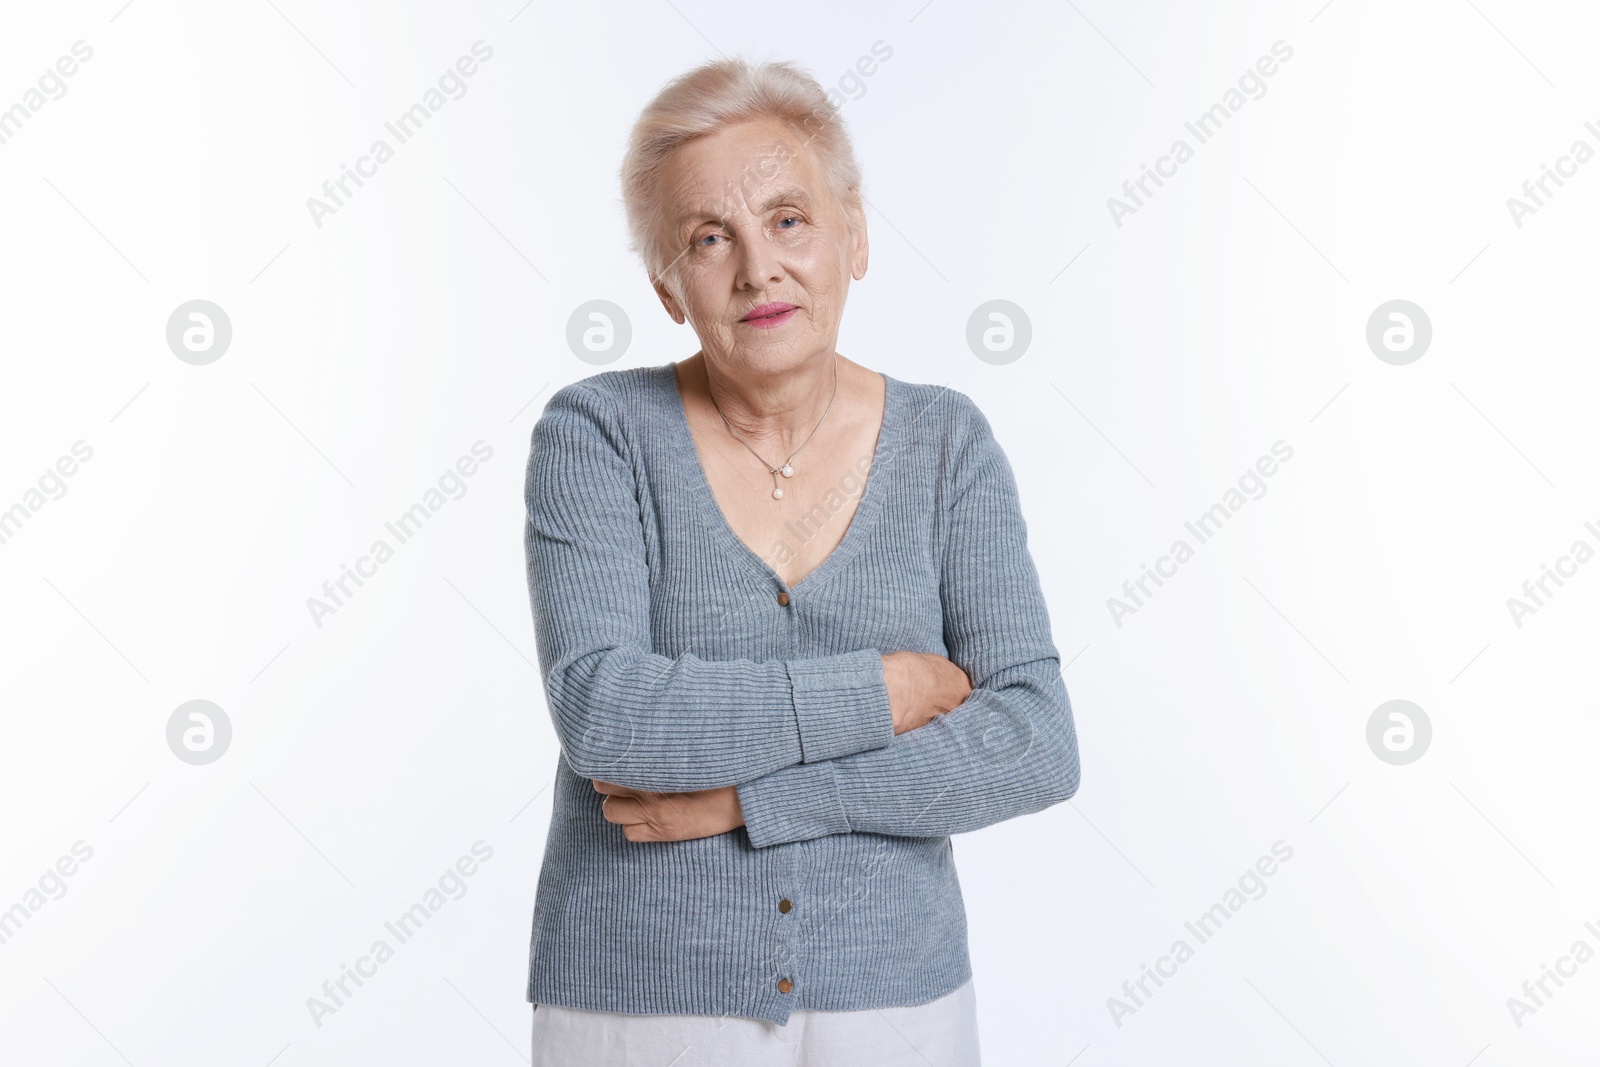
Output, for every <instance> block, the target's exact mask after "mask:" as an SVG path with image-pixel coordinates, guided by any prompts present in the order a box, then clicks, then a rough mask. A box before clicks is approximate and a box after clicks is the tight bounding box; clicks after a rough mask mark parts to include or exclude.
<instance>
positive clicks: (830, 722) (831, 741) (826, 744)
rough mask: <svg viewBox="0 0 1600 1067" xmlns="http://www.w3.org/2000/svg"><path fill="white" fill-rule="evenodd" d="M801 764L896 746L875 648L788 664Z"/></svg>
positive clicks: (886, 694)
mask: <svg viewBox="0 0 1600 1067" xmlns="http://www.w3.org/2000/svg"><path fill="white" fill-rule="evenodd" d="M784 666H785V667H786V668H787V669H788V672H789V683H790V691H791V693H792V697H793V701H794V717H795V723H796V725H798V727H799V729H800V762H801V763H820V762H822V761H823V760H830V759H837V758H838V757H840V756H850V755H854V754H855V753H857V752H867V751H870V750H871V749H875V748H883V747H884V746H886V745H888V744H889V742H891V741H893V740H894V716H893V714H891V713H890V711H889V689H888V687H887V686H886V685H885V684H884V680H883V657H882V656H881V655H880V654H879V652H878V650H877V649H875V648H863V649H857V650H856V651H854V652H844V653H840V654H839V655H835V656H818V657H816V658H813V659H794V660H787V661H785V663H784Z"/></svg>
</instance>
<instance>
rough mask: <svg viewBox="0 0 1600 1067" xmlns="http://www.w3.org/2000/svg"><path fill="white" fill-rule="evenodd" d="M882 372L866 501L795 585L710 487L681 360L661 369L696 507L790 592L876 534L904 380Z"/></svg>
mask: <svg viewBox="0 0 1600 1067" xmlns="http://www.w3.org/2000/svg"><path fill="white" fill-rule="evenodd" d="M878 374H880V375H882V377H883V421H882V423H881V424H880V425H879V427H878V441H877V444H876V446H875V447H874V448H873V452H872V466H871V468H869V469H868V471H867V483H866V486H865V487H864V488H863V489H862V491H861V499H860V501H859V502H857V504H856V510H855V514H854V515H852V516H850V525H849V526H847V527H845V531H844V536H843V537H842V538H841V539H840V541H839V543H838V544H837V545H834V546H833V551H831V552H829V553H828V554H827V555H826V556H825V557H823V560H822V562H821V563H818V564H817V565H816V566H815V567H812V568H811V569H810V570H809V571H807V572H806V573H805V574H804V575H803V576H802V577H801V578H800V579H799V580H798V581H796V582H795V583H794V584H793V585H790V584H789V583H788V582H785V581H784V580H783V578H782V576H781V575H779V574H778V572H777V571H776V570H774V569H773V567H772V565H771V564H770V563H768V562H767V561H766V560H765V559H763V558H762V557H761V555H760V554H759V553H757V552H756V551H755V550H754V549H752V548H751V547H750V546H749V545H747V544H745V543H744V539H743V538H741V537H740V536H739V535H738V533H736V532H735V531H734V529H733V524H732V523H730V522H729V521H728V516H727V515H726V514H724V513H723V510H722V505H721V504H718V503H717V496H716V494H715V493H713V492H712V491H711V480H710V479H709V478H708V477H706V471H705V465H704V464H702V463H701V462H700V450H699V449H698V448H696V447H695V442H694V433H693V431H692V430H691V428H690V426H689V409H688V408H687V407H686V406H685V405H684V402H683V393H682V391H680V390H679V388H678V364H677V363H676V362H673V363H668V364H666V365H665V366H663V367H662V379H663V383H664V385H665V386H666V388H667V390H668V391H669V392H670V393H671V397H670V399H671V401H672V403H670V404H669V407H670V408H671V409H672V410H673V412H674V413H675V416H676V417H675V418H674V419H673V420H672V421H673V423H674V430H675V431H676V434H677V437H678V439H679V440H678V444H679V445H680V446H681V447H682V448H683V449H684V450H686V454H687V455H688V457H689V460H690V464H691V466H692V468H693V469H692V470H691V471H690V473H689V481H690V483H691V487H690V492H692V493H694V494H695V495H697V496H698V497H699V498H700V499H699V501H698V504H699V507H698V508H697V510H698V511H699V512H700V516H701V521H702V522H703V523H704V524H705V526H706V528H707V529H708V530H709V531H711V533H712V535H713V536H719V537H721V538H722V539H723V541H724V542H725V543H726V545H727V547H728V548H729V550H730V551H732V552H733V553H734V554H735V555H736V556H739V557H741V558H742V559H744V560H745V562H746V563H748V564H751V565H753V566H754V567H755V568H756V569H757V571H758V572H759V573H761V574H762V575H763V576H765V577H767V578H769V579H771V580H772V581H775V582H777V583H778V585H780V586H782V587H783V588H784V589H785V590H786V591H790V592H792V591H794V590H795V589H798V588H799V587H800V586H802V585H804V586H805V587H806V590H807V591H808V592H809V591H810V590H812V589H814V588H815V587H816V586H817V585H818V584H819V581H820V579H823V578H826V577H827V576H828V575H829V574H831V573H832V572H834V571H836V570H838V569H839V568H840V567H842V566H844V565H845V563H847V562H848V561H849V559H850V557H852V556H854V555H855V553H856V552H857V551H858V550H859V548H860V546H861V542H862V541H863V540H864V539H865V538H866V537H867V535H868V534H869V533H870V532H871V530H870V528H871V526H872V525H873V524H874V522H875V520H876V519H877V516H878V513H879V512H880V511H881V510H882V508H883V494H884V492H885V490H884V489H883V488H882V487H881V486H880V485H879V484H878V483H879V482H880V481H881V480H882V479H881V478H879V476H878V472H879V471H880V470H882V468H883V461H884V457H885V456H887V455H888V454H889V449H890V445H891V443H892V441H891V439H892V438H893V436H894V434H895V432H896V430H897V429H898V427H899V412H900V403H899V400H900V383H899V382H898V381H897V380H896V379H894V378H893V377H891V376H890V375H888V374H885V373H884V372H883V371H879V372H878Z"/></svg>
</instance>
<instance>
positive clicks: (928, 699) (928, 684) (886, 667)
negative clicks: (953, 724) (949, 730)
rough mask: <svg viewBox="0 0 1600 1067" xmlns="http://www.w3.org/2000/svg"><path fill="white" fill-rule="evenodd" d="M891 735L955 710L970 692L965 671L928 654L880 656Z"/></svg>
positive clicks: (913, 728) (905, 653) (909, 653)
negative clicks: (892, 718)
mask: <svg viewBox="0 0 1600 1067" xmlns="http://www.w3.org/2000/svg"><path fill="white" fill-rule="evenodd" d="M883 683H884V686H885V687H886V688H887V689H888V690H889V713H890V714H891V715H893V716H894V732H895V733H897V734H903V733H905V732H906V731H907V730H915V729H916V728H917V727H919V726H923V725H925V724H927V723H930V722H932V721H933V720H934V718H935V717H937V716H939V715H943V714H944V713H945V712H947V711H952V710H954V709H955V708H956V707H958V706H959V705H960V704H961V702H962V701H963V700H966V699H967V697H968V696H969V695H971V693H972V680H971V679H970V678H968V677H967V672H966V671H964V670H962V669H961V668H960V667H957V666H956V665H955V664H954V663H951V662H950V661H949V660H948V659H946V658H945V657H943V656H936V655H934V654H933V653H931V652H891V653H889V654H888V655H887V656H884V657H883Z"/></svg>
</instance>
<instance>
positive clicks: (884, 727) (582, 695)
mask: <svg viewBox="0 0 1600 1067" xmlns="http://www.w3.org/2000/svg"><path fill="white" fill-rule="evenodd" d="M634 469H635V468H634V464H633V462H632V460H631V458H630V454H629V449H628V437H627V434H626V433H625V428H624V426H623V424H622V422H621V420H620V418H619V415H618V412H617V409H616V405H615V404H614V403H613V402H612V401H611V400H609V399H608V398H607V397H606V396H605V395H604V394H602V393H600V392H598V391H596V390H594V389H592V388H589V387H587V386H584V385H583V384H582V383H573V384H571V385H568V386H565V387H563V388H561V389H559V390H557V391H556V393H555V394H554V395H552V396H551V398H550V401H549V403H548V404H547V405H546V407H545V410H544V412H543V413H542V414H541V416H540V418H539V420H538V423H537V424H536V425H535V426H534V430H533V440H532V445H531V448H530V451H529V455H528V468H527V481H526V491H525V499H526V504H527V515H528V523H527V527H526V530H525V535H524V547H525V550H526V560H527V571H528V597H529V601H530V603H531V605H532V609H533V618H534V629H535V631H536V635H537V641H538V654H539V664H540V669H541V671H542V673H543V675H544V686H545V697H546V701H547V703H548V705H549V708H550V715H551V719H552V721H553V722H554V725H555V730H556V734H557V737H558V738H559V739H560V742H561V748H562V752H563V754H564V755H565V756H566V759H567V763H568V764H569V766H571V768H572V770H573V772H574V773H576V774H578V775H579V776H581V777H585V778H597V779H600V780H603V781H608V782H614V783H616V784H618V785H623V786H628V787H630V788H633V789H641V790H649V791H655V792H681V791H691V790H700V789H712V788H719V787H722V786H728V785H734V784H736V783H738V782H742V781H749V780H751V779H753V778H758V777H760V776H762V775H765V774H768V773H770V772H772V771H775V770H778V769H780V768H783V767H788V766H791V765H799V764H804V763H815V762H818V761H824V760H830V759H836V758H839V757H842V756H847V755H850V754H853V753H861V752H865V751H869V750H872V749H876V748H882V747H884V746H886V745H887V744H888V743H889V741H890V739H891V738H892V737H893V736H894V728H893V718H892V716H891V714H890V711H889V696H888V690H887V689H886V688H885V686H884V681H883V661H882V659H881V656H880V653H879V652H878V650H877V649H874V648H862V649H857V650H854V651H850V652H844V653H840V654H837V655H831V656H820V657H814V658H809V659H793V660H776V659H774V660H768V661H765V662H756V661H754V660H749V659H735V660H716V661H713V660H706V659H702V658H700V657H698V656H695V655H693V654H692V653H687V652H686V653H684V654H682V655H680V656H678V657H676V658H669V657H667V656H663V655H659V654H657V653H654V652H652V651H651V647H652V646H651V638H650V625H649V622H650V620H649V611H650V574H649V567H648V562H647V559H646V544H645V539H644V533H643V520H642V517H641V513H640V503H639V496H638V491H637V489H636V483H635V473H634ZM680 506H689V505H687V504H684V505H680Z"/></svg>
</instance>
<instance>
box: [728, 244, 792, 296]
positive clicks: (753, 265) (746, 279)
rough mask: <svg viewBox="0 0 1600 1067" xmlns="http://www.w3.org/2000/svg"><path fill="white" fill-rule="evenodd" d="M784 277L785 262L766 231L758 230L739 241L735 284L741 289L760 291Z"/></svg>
mask: <svg viewBox="0 0 1600 1067" xmlns="http://www.w3.org/2000/svg"><path fill="white" fill-rule="evenodd" d="M783 277H784V271H783V263H782V260H781V258H780V257H779V255H778V250H777V249H776V248H774V247H773V245H772V242H771V240H770V239H769V238H768V237H767V235H766V234H765V233H762V232H759V231H758V232H757V233H755V234H754V235H752V236H749V237H747V238H746V239H745V240H743V241H741V242H740V243H739V266H738V273H737V275H736V276H735V278H734V284H735V285H737V286H738V287H739V288H741V289H754V290H755V291H757V292H760V291H762V290H764V289H770V288H772V284H773V283H774V282H781V281H782V280H783Z"/></svg>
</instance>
